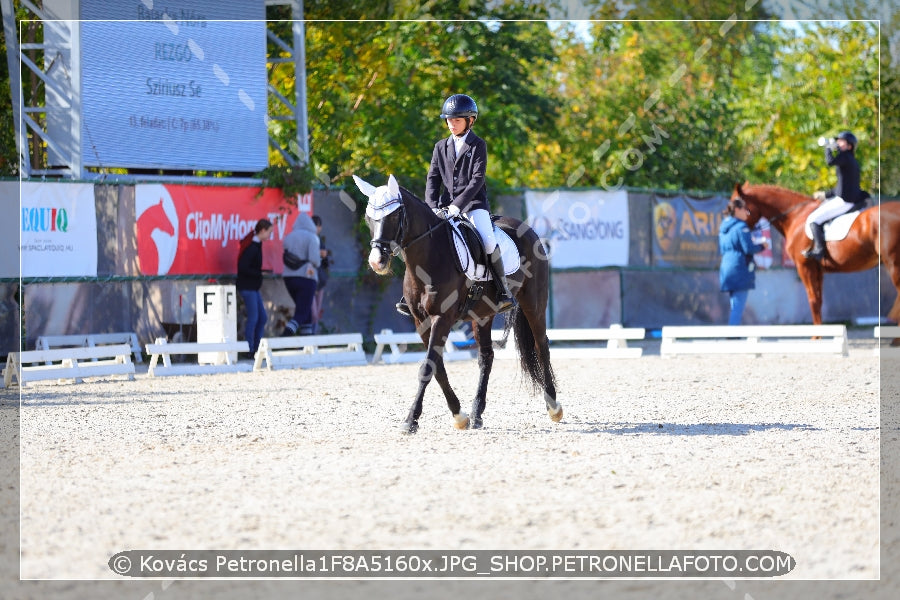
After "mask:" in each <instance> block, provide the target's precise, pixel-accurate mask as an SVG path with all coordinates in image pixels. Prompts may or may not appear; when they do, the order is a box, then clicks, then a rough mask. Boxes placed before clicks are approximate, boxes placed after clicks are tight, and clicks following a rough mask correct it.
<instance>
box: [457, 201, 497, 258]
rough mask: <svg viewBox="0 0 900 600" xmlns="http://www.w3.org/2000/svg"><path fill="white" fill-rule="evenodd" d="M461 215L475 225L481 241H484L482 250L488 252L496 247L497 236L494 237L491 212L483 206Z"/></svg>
mask: <svg viewBox="0 0 900 600" xmlns="http://www.w3.org/2000/svg"><path fill="white" fill-rule="evenodd" d="M463 216H464V217H465V218H466V219H467V220H468V221H469V222H470V223H471V224H472V225H474V226H475V229H477V230H478V235H480V236H481V241H482V242H484V250H485V252H487V253H488V254H490V253H492V252H493V251H494V248H496V247H497V238H495V237H494V224H493V223H491V214H490V213H489V212H488V211H486V210H484V209H483V208H476V209H475V210H472V211H469V212H467V213H463Z"/></svg>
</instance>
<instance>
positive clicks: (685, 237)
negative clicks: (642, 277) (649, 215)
mask: <svg viewBox="0 0 900 600" xmlns="http://www.w3.org/2000/svg"><path fill="white" fill-rule="evenodd" d="M727 204H728V199H727V198H724V197H721V196H716V197H713V198H706V199H702V200H698V199H695V198H688V197H687V196H676V197H674V198H663V197H660V196H654V197H653V266H655V267H693V268H713V267H718V266H719V260H720V256H719V225H721V223H722V219H724V212H723V211H724V210H725V207H726V206H727Z"/></svg>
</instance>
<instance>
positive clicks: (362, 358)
mask: <svg viewBox="0 0 900 600" xmlns="http://www.w3.org/2000/svg"><path fill="white" fill-rule="evenodd" d="M263 363H265V365H266V366H265V369H266V370H269V371H271V370H272V369H296V368H304V369H307V368H312V367H348V366H357V365H365V364H368V363H367V362H366V354H365V352H363V338H362V334H361V333H336V334H330V335H298V336H291V337H277V338H263V339H262V340H260V342H259V349H258V350H257V351H256V356H255V360H254V362H253V368H254V370H257V371H260V370H262V369H263V368H264V367H263Z"/></svg>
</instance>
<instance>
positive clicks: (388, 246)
mask: <svg viewBox="0 0 900 600" xmlns="http://www.w3.org/2000/svg"><path fill="white" fill-rule="evenodd" d="M392 204H400V209H399V210H400V226H399V227H398V228H397V232H396V233H395V234H394V237H393V238H391V239H389V240H386V239H384V238H380V237H379V238H374V239H372V241H371V242H369V246H370V247H372V248H377V249H378V251H379V252H381V253H382V254H389V255H390V256H397V255H398V254H400V252H402V251H404V250H406V249H407V248H409V247H410V246H412V245H413V244H415V243H416V242H418V241H419V240H421V239H422V238H424V237H426V236H429V235H431V234H432V233H433V232H434V231H435V230H436V229H437V228H438V227H441V226H442V225H444V224H445V223H447V220H446V219H441V220H440V222H438V223H436V224H434V225H432V226H431V227H429V228H428V229H427V230H426V231H425V232H424V233H421V234H419V235H417V236H416V237H414V238H413V239H411V240H409V241H408V242H406V243H405V244H402V243H401V242H402V240H403V235H404V234H403V232H404V230H405V229H406V223H407V219H406V206H405V205H404V204H403V197H402V196H401V197H400V198H397V199H391V201H390V202H388V203H387V204H385V205H384V206H380V207H379V209H384V208H385V207H388V206H391V205H392ZM391 214H394V211H391V212H390V213H389V214H387V215H385V216H384V217H382V218H381V219H375V218H371V217H370V218H371V219H372V221H373V222H375V223H378V222H379V221H381V220H382V219H385V218H387V217H388V216H390V215H391Z"/></svg>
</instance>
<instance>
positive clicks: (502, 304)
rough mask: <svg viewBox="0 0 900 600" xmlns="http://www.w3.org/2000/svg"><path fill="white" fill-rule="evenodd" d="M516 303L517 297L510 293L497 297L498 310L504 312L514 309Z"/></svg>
mask: <svg viewBox="0 0 900 600" xmlns="http://www.w3.org/2000/svg"><path fill="white" fill-rule="evenodd" d="M515 305H516V299H515V298H513V297H512V296H510V295H509V294H500V297H499V298H497V312H498V313H504V312H507V311H509V310H512V309H513V308H514V307H515Z"/></svg>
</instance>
